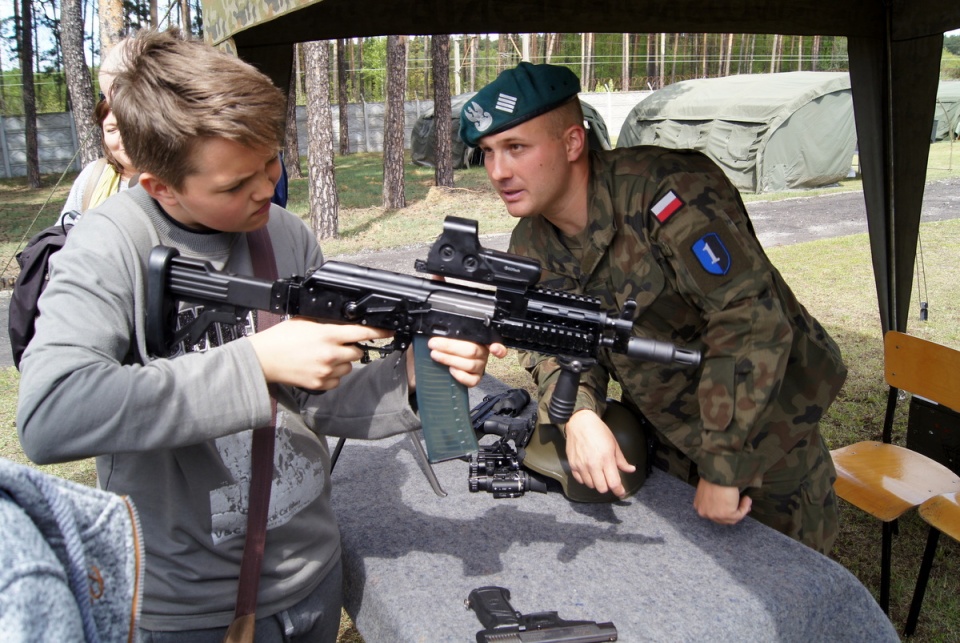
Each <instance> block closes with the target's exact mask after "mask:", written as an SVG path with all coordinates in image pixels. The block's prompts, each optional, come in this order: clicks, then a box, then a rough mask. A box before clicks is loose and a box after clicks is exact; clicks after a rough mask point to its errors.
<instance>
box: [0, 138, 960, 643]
mask: <svg viewBox="0 0 960 643" xmlns="http://www.w3.org/2000/svg"><path fill="white" fill-rule="evenodd" d="M953 153H954V150H953V145H951V144H950V143H948V142H942V143H937V144H935V145H931V154H930V161H929V169H928V179H929V180H938V179H943V178H948V177H957V176H960V149H958V151H957V153H958V158H957V159H956V160H955V159H953ZM337 162H338V164H337V178H338V185H339V187H340V193H341V204H342V205H341V210H340V233H341V236H340V238H339V239H337V240H326V241H324V243H323V245H324V250H325V253H326V254H327V255H328V256H334V255H337V254H353V253H356V252H359V251H361V250H363V251H378V250H385V249H388V248H391V247H397V246H404V245H409V244H412V243H418V242H425V241H429V240H431V239H433V238H434V237H435V236H436V235H437V234H438V231H439V225H440V221H442V219H443V217H444V216H446V215H447V214H456V215H459V216H466V217H470V218H475V219H478V220H479V221H480V231H481V233H482V234H483V233H493V232H507V231H509V229H510V228H511V227H512V220H511V219H510V217H508V216H506V215H505V213H504V211H503V207H502V205H501V204H500V203H499V201H498V199H497V197H496V195H495V194H494V193H493V192H492V190H491V189H490V188H489V185H488V183H487V180H486V176H485V173H484V171H483V169H482V168H473V169H470V170H461V171H458V172H457V173H456V182H457V187H456V188H455V189H454V190H452V191H450V190H439V189H436V188H431V187H430V185H431V184H432V182H433V170H432V168H419V167H416V166H413V165H410V164H408V167H407V199H408V204H409V206H408V207H407V208H405V209H403V210H396V211H388V210H384V209H383V208H381V207H380V206H379V203H380V198H381V197H380V185H379V181H380V175H381V174H380V173H381V169H380V162H381V161H380V156H379V155H367V154H363V155H354V156H350V157H340V158H338V159H337ZM304 165H305V164H304ZM71 180H72V177H68V178H67V179H66V180H64V181H63V183H61V184H60V186H59V187H58V188H56V189H54V188H53V185H54V183H55V180H54V179H52V178H49V177H48V178H45V181H44V187H43V188H41V189H40V190H28V189H26V188H25V187H23V182H22V181H18V180H5V181H2V180H0V266H2V265H5V264H7V263H8V260H9V259H10V258H11V257H12V253H13V250H14V249H15V248H16V246H17V244H18V243H19V242H20V240H21V238H22V237H23V236H24V234H25V233H26V232H27V231H28V229H30V226H31V222H32V221H33V220H34V219H35V218H36V221H37V223H35V224H33V230H34V231H35V230H38V229H40V228H42V227H43V226H45V225H48V224H49V222H51V221H52V220H54V219H55V218H56V216H57V214H58V213H59V211H60V207H61V204H62V203H63V200H64V199H65V198H66V194H67V191H68V190H69V183H70V181H71ZM306 184H307V181H306V180H305V179H302V180H295V181H293V182H292V184H291V197H290V207H291V209H292V210H293V211H295V212H298V213H300V214H301V215H302V216H304V217H305V218H306V217H307V210H308V208H307V192H306V191H307V185H306ZM859 189H861V183H860V180H859V179H850V180H846V181H843V182H842V183H841V184H840V185H838V186H835V187H831V188H826V189H823V190H816V191H804V192H784V193H778V194H775V195H759V196H757V195H745V200H747V201H757V200H764V199H765V200H771V199H784V198H797V197H802V196H810V195H813V194H823V193H830V192H838V191H855V190H859ZM48 199H49V202H48V203H47V205H46V206H45V207H44V209H43V211H41V213H40V214H41V216H40V217H36V215H37V212H38V210H39V209H40V207H41V205H42V204H43V203H44V202H46V201H48ZM348 204H349V205H348ZM921 237H922V242H923V255H924V277H925V285H926V289H925V290H926V298H927V300H928V301H929V305H930V316H929V320H928V321H926V322H919V321H918V320H917V314H916V312H913V313H911V320H910V332H911V333H912V334H915V335H919V336H921V337H925V338H927V339H931V340H934V341H937V342H941V343H944V344H947V345H950V346H953V347H958V348H960V302H958V297H957V296H956V295H957V292H956V276H955V275H956V269H955V266H956V265H957V263H956V261H957V257H960V220H955V221H946V222H939V223H928V224H924V225H922V226H921ZM768 254H769V255H770V257H771V259H772V260H773V262H774V263H775V264H776V265H777V267H778V268H779V269H780V271H781V272H782V273H783V275H784V277H785V278H786V280H787V282H788V283H789V284H790V285H791V287H792V288H793V290H794V291H795V292H796V293H797V295H798V297H799V298H800V300H801V301H802V302H804V304H805V305H806V306H807V308H808V309H810V311H811V312H812V313H813V314H814V316H815V317H817V318H818V319H819V320H820V321H821V322H822V323H823V325H824V326H825V327H826V328H827V329H828V331H829V332H830V333H831V335H832V336H833V337H834V338H835V339H836V340H837V342H838V344H839V345H840V347H841V349H842V351H843V353H844V359H845V362H846V363H847V365H848V367H849V369H850V374H849V376H848V378H847V382H846V384H845V385H844V388H843V390H842V391H841V392H840V395H839V397H838V399H837V401H836V402H835V403H834V405H833V406H832V407H831V409H830V411H829V413H828V414H827V416H826V417H825V418H824V420H823V422H822V431H823V434H824V436H825V438H826V440H827V442H828V444H829V445H830V447H831V448H836V447H839V446H843V445H845V444H850V443H852V442H856V441H859V440H865V439H880V433H881V428H882V416H883V408H884V405H885V400H886V387H885V384H884V382H883V375H882V372H883V371H882V366H883V357H882V346H881V341H880V321H879V316H878V313H877V299H876V291H875V287H874V283H873V274H872V269H871V263H870V258H869V244H868V241H867V237H866V235H853V236H848V237H840V238H835V239H826V240H821V241H814V242H810V243H804V244H798V245H792V246H780V247H774V248H770V249H768ZM13 265H14V266H15V264H13ZM3 275H4V276H8V277H9V274H8V272H7V271H5V272H4V273H3ZM913 308H914V309H916V308H917V306H916V303H915V302H914V305H913ZM489 370H490V372H491V374H493V375H494V376H496V377H498V378H500V379H501V380H503V381H504V382H506V383H507V384H509V385H510V386H523V387H527V388H529V380H528V378H527V375H526V374H525V373H524V372H522V371H521V370H520V369H519V368H518V367H517V366H516V362H515V360H513V359H511V358H507V359H506V360H502V361H500V362H493V363H491V365H490V369H489ZM17 384H18V375H17V372H16V371H15V370H14V369H12V368H10V369H7V370H6V371H4V372H0V456H2V457H6V458H9V459H11V460H15V461H18V462H26V460H25V458H24V456H23V454H22V452H21V451H20V447H19V442H18V440H17V436H16V426H15V407H16V395H17ZM900 406H901V412H900V414H899V417H898V422H897V425H896V427H895V429H894V441H895V442H896V443H899V444H904V442H905V436H906V413H905V411H903V410H902V409H903V408H905V407H906V405H905V404H901V405H900ZM41 468H42V469H43V470H45V471H48V472H50V473H53V474H54V475H58V476H61V477H64V478H67V479H71V480H75V481H77V482H81V483H83V484H93V483H94V481H95V475H94V473H93V466H92V461H89V460H87V461H82V462H76V463H69V464H63V465H54V466H51V467H41ZM925 540H926V525H925V523H923V522H922V521H921V520H920V519H919V518H918V517H917V515H916V512H910V513H909V514H908V515H907V516H906V517H905V518H903V519H901V521H900V532H899V536H898V537H896V538H895V539H894V550H893V565H894V568H893V575H892V586H891V611H890V616H891V620H892V622H893V623H894V624H895V626H896V627H897V628H898V629H902V626H903V623H904V622H905V620H906V615H907V611H908V609H909V603H910V599H911V597H912V594H913V587H914V582H915V580H916V576H917V570H918V569H919V565H920V558H921V556H922V553H923V545H924V543H925ZM832 556H833V557H834V558H835V559H836V560H837V561H839V562H840V563H841V564H843V565H844V566H845V567H846V568H847V569H849V570H850V571H851V572H852V573H853V574H854V575H855V576H856V577H857V578H858V579H860V581H861V582H862V583H863V584H864V585H865V586H866V587H867V588H869V589H870V590H871V591H872V592H873V593H874V595H875V596H877V595H879V561H880V524H879V522H878V521H876V520H874V519H872V518H869V517H868V516H867V515H866V514H864V513H862V512H860V511H859V510H857V509H855V508H853V507H851V506H849V505H846V504H845V503H843V502H841V531H840V536H839V538H838V540H837V544H836V546H835V548H834V551H833V554H832ZM914 640H916V641H918V642H920V643H926V642H938V641H955V640H960V544H958V543H957V542H955V541H953V540H951V539H949V538H941V541H940V548H939V552H938V555H937V560H936V561H935V563H934V568H933V572H932V574H931V578H930V583H929V586H928V589H927V595H926V598H925V601H924V607H923V612H922V614H921V619H920V624H919V626H918V629H917V633H916V635H915V636H914ZM339 642H340V643H362V638H361V637H360V635H359V634H358V633H357V631H356V629H355V628H354V627H353V624H352V623H351V622H350V619H349V617H346V616H345V617H344V619H343V621H342V626H341V636H340V638H339Z"/></svg>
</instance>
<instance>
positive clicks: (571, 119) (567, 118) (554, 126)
mask: <svg viewBox="0 0 960 643" xmlns="http://www.w3.org/2000/svg"><path fill="white" fill-rule="evenodd" d="M546 120H547V123H548V125H547V126H548V127H549V128H550V133H551V134H552V135H553V136H554V137H556V138H560V137H561V136H563V133H564V132H565V131H567V128H568V127H570V126H571V125H580V126H581V127H582V126H583V106H582V105H581V104H580V99H579V98H577V97H576V96H574V97H573V98H571V99H570V100H568V101H567V102H566V103H564V104H562V105H560V106H559V107H555V108H554V109H552V110H551V111H549V112H547V115H546Z"/></svg>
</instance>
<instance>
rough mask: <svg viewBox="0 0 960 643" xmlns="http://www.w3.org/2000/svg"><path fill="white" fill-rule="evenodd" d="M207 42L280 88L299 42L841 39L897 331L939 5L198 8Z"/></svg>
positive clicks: (932, 88) (920, 184) (290, 2)
mask: <svg viewBox="0 0 960 643" xmlns="http://www.w3.org/2000/svg"><path fill="white" fill-rule="evenodd" d="M203 21H204V32H205V34H206V37H207V38H208V39H209V40H210V42H212V43H213V44H216V45H221V46H224V47H225V48H227V49H230V50H232V51H234V52H236V53H237V54H238V55H239V56H240V57H242V58H243V59H245V60H247V61H249V62H251V63H253V64H254V65H257V66H259V67H260V68H261V69H262V70H263V71H264V72H265V73H267V74H269V75H270V76H271V77H272V78H273V79H274V81H275V82H276V83H277V85H279V86H280V87H287V86H288V84H289V78H290V71H291V63H292V62H293V45H294V43H297V42H308V41H312V40H323V39H333V38H348V37H356V36H378V35H387V34H457V33H525V32H529V33H544V32H560V33H584V32H586V33H624V32H629V33H660V32H665V33H679V32H694V33H755V34H794V35H807V36H816V35H836V36H845V37H846V38H847V48H848V55H849V60H850V82H851V86H852V89H853V103H854V112H855V116H856V123H857V138H858V141H859V154H860V166H861V170H862V173H863V183H864V201H865V202H866V208H867V225H868V227H869V231H870V245H871V254H872V257H873V269H874V275H875V279H876V285H877V296H878V299H879V309H880V311H879V312H880V323H881V327H882V329H883V330H887V329H891V328H893V329H897V330H906V327H907V315H908V312H909V307H910V294H911V289H912V286H913V274H912V272H913V270H912V269H913V262H914V259H915V257H916V251H917V234H918V231H919V226H920V208H921V205H922V201H923V188H924V182H925V179H926V170H927V156H928V153H929V140H930V128H931V124H932V122H933V113H934V107H935V104H936V95H937V85H938V83H939V75H940V54H941V52H942V50H943V34H944V32H946V31H950V30H953V29H960V3H957V2H944V0H803V1H797V2H769V0H710V1H705V0H636V1H634V2H623V1H622V0H595V1H594V2H592V3H591V4H590V10H589V11H584V4H583V2H582V0H551V1H550V2H542V1H537V2H532V1H530V0H509V1H508V0H394V1H393V2H390V3H386V2H382V0H272V1H271V2H249V1H245V0H203Z"/></svg>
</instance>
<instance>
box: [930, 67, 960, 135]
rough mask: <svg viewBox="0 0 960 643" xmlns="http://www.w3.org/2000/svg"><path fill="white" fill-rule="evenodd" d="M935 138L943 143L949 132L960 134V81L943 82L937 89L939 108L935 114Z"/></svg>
mask: <svg viewBox="0 0 960 643" xmlns="http://www.w3.org/2000/svg"><path fill="white" fill-rule="evenodd" d="M933 124H934V127H936V129H935V130H933V138H934V139H936V140H938V141H942V140H945V139H946V138H947V132H953V138H956V137H957V134H960V80H941V81H940V87H938V88H937V108H936V109H935V110H934V112H933Z"/></svg>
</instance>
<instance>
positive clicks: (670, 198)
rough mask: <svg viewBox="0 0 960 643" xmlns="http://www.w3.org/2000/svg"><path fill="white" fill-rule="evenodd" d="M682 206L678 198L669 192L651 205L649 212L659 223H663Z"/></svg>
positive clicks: (671, 191) (672, 192)
mask: <svg viewBox="0 0 960 643" xmlns="http://www.w3.org/2000/svg"><path fill="white" fill-rule="evenodd" d="M683 205H684V203H683V201H682V200H681V199H680V197H678V196H677V193H676V192H674V191H673V190H670V191H669V192H667V193H666V194H664V195H663V197H662V198H661V199H660V200H659V201H657V202H656V203H654V204H653V207H651V208H650V212H651V213H652V214H653V216H655V217H656V218H657V221H659V222H660V223H665V222H666V221H667V219H669V218H670V217H671V216H673V214H674V213H675V212H676V211H677V210H679V209H680V208H682V207H683Z"/></svg>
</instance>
